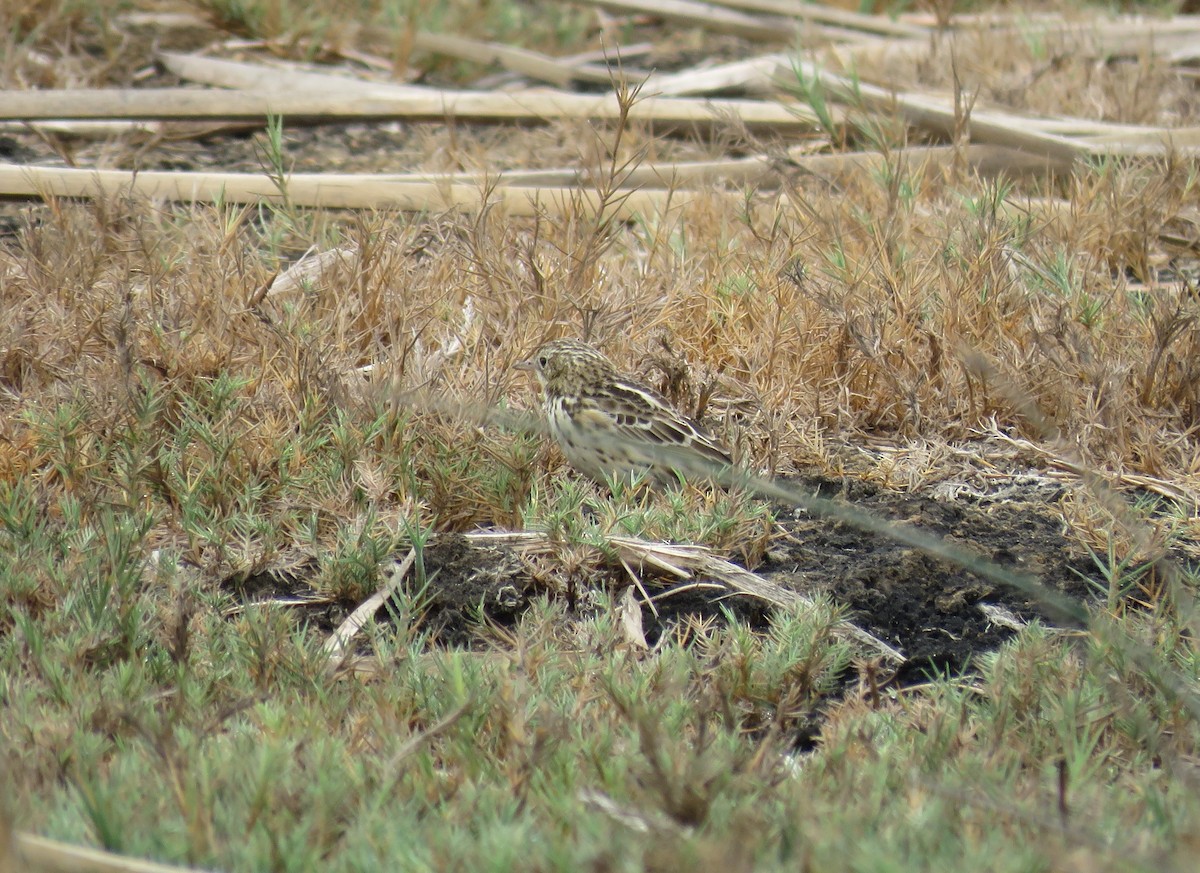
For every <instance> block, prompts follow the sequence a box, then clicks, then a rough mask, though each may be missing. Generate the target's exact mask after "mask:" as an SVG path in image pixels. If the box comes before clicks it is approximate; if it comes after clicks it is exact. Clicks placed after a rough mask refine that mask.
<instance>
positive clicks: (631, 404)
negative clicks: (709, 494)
mask: <svg viewBox="0 0 1200 873" xmlns="http://www.w3.org/2000/svg"><path fill="white" fill-rule="evenodd" d="M516 366H517V369H519V370H530V371H532V372H533V373H534V374H535V375H536V376H537V378H538V381H539V382H540V383H541V386H542V397H543V402H544V406H545V410H546V419H547V421H548V423H549V427H550V433H551V435H552V436H553V437H554V438H555V439H556V440H557V441H558V444H559V446H561V447H562V451H563V454H564V455H566V457H567V460H568V461H569V462H570V463H571V466H573V467H574V468H575V469H576V470H578V471H579V472H580V473H583V474H584V475H585V476H588V477H590V478H592V479H595V480H596V481H597V482H600V483H604V482H605V481H606V479H608V478H614V477H627V476H630V475H637V474H641V473H643V472H648V473H650V474H651V475H652V476H653V478H654V479H655V481H656V482H658V483H659V484H664V485H670V484H678V482H679V477H680V476H689V477H694V478H711V476H712V475H713V474H714V473H715V472H717V471H718V468H726V467H729V466H731V465H732V464H733V459H732V458H731V457H730V454H729V452H728V450H726V449H725V448H724V447H723V446H722V445H721V444H720V443H718V442H717V441H716V439H714V438H713V436H712V435H711V434H710V433H709V432H708V431H706V430H705V429H704V428H703V427H701V426H700V425H699V424H697V423H696V422H694V421H692V420H691V419H690V418H688V417H687V416H685V415H681V414H680V413H679V412H677V411H675V410H674V409H672V408H671V405H670V404H669V403H668V402H667V401H666V400H665V399H664V398H663V397H661V396H660V395H659V394H658V393H657V392H656V391H654V390H652V389H650V388H647V387H646V386H645V385H642V384H640V383H638V382H637V381H636V380H634V379H631V378H629V377H628V376H625V375H622V374H621V373H619V372H618V371H617V369H616V367H614V366H613V365H612V362H611V361H609V360H608V358H606V357H604V355H602V354H601V353H600V352H598V351H596V349H594V348H592V347H591V346H589V345H587V344H586V343H581V342H577V341H576V340H554V341H553V342H548V343H546V344H545V345H543V346H542V347H541V348H539V349H538V350H537V351H536V352H535V353H534V355H533V357H532V358H530V359H529V360H528V361H523V362H521V363H519V364H517V365H516Z"/></svg>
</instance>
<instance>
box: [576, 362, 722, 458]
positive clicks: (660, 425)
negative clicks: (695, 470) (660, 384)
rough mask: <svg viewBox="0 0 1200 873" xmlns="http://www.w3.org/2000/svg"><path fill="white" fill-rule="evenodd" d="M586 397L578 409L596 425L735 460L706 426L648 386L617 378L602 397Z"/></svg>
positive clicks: (667, 446)
mask: <svg viewBox="0 0 1200 873" xmlns="http://www.w3.org/2000/svg"><path fill="white" fill-rule="evenodd" d="M584 400H585V402H584V403H583V404H581V407H583V408H581V409H580V411H579V413H583V415H584V416H585V417H586V418H588V419H590V420H591V421H592V422H593V424H594V426H596V427H597V429H599V428H605V429H608V428H611V429H612V430H613V431H615V433H616V434H618V435H620V436H623V437H625V438H626V439H629V440H631V441H633V442H636V443H643V444H645V443H650V444H652V445H655V444H657V445H660V446H662V447H663V448H664V449H670V448H672V447H675V448H687V449H691V450H693V451H696V452H698V453H699V454H701V455H703V456H704V457H706V458H708V459H709V460H711V461H715V462H716V463H718V464H732V463H733V459H732V458H731V457H730V455H729V452H728V451H726V450H725V448H723V447H722V446H721V444H720V443H718V442H717V441H716V439H715V438H714V437H713V436H712V435H711V434H710V433H709V432H708V431H707V430H705V429H704V428H703V427H701V426H700V425H699V424H697V423H696V422H694V421H692V420H691V419H689V418H686V417H684V416H682V415H680V414H679V413H678V412H676V411H675V410H674V409H672V408H671V406H670V404H668V403H667V401H666V400H664V399H663V398H662V397H660V396H659V395H658V394H657V393H655V392H653V391H651V390H650V389H648V388H643V387H642V386H640V385H634V384H631V383H628V382H624V381H620V380H618V381H617V382H616V383H614V384H610V385H609V386H608V391H607V393H606V394H605V395H604V396H603V397H602V398H601V397H599V396H593V397H587V398H584ZM579 413H577V415H578V414H579ZM601 419H603V421H601Z"/></svg>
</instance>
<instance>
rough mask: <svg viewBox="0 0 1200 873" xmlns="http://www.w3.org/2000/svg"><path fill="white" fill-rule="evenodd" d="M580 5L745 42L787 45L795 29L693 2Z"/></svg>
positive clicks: (605, 0)
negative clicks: (675, 23) (687, 26)
mask: <svg viewBox="0 0 1200 873" xmlns="http://www.w3.org/2000/svg"><path fill="white" fill-rule="evenodd" d="M580 2H582V3H588V4H591V5H592V6H601V7H603V8H605V9H610V10H612V11H614V12H621V13H625V14H639V13H640V14H643V15H651V16H653V17H655V18H662V19H666V20H667V21H681V22H683V23H685V24H694V25H696V26H698V27H703V28H704V29H705V30H711V31H714V32H716V33H731V34H734V35H735V36H742V37H745V38H746V39H758V40H764V41H766V42H788V41H789V40H790V39H791V38H792V33H793V32H794V31H795V29H796V28H795V23H794V22H792V21H788V20H786V19H779V18H776V19H772V18H768V17H766V16H756V15H746V14H745V13H742V12H735V11H733V10H732V9H722V8H721V7H719V6H712V5H710V4H708V3H696V2H693V0H580Z"/></svg>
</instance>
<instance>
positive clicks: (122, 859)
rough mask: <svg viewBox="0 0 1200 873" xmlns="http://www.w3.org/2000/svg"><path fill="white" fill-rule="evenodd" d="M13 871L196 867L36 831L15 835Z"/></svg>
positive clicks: (150, 872)
mask: <svg viewBox="0 0 1200 873" xmlns="http://www.w3.org/2000/svg"><path fill="white" fill-rule="evenodd" d="M13 842H14V843H15V845H14V846H13V859H12V860H13V863H14V866H13V867H12V869H13V870H22V871H26V873H188V871H195V870H196V868H194V867H174V866H171V865H169V864H157V863H155V862H154V861H144V860H142V859H141V858H131V857H129V856H128V855H116V854H113V853H112V852H105V851H103V850H101V849H92V848H89V847H87V846H73V845H70V844H69V843H63V842H59V841H58V840H48V839H46V838H45V837H39V836H35V835H33V834H24V833H16V834H14V835H13Z"/></svg>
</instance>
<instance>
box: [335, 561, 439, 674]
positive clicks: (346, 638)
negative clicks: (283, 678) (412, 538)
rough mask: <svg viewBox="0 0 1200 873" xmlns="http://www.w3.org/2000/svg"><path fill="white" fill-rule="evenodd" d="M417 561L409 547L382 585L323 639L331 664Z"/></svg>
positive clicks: (344, 650)
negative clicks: (327, 637) (405, 554)
mask: <svg viewBox="0 0 1200 873" xmlns="http://www.w3.org/2000/svg"><path fill="white" fill-rule="evenodd" d="M416 561H417V550H416V549H409V552H408V555H407V556H406V557H405V558H404V560H403V561H401V562H400V563H399V564H398V565H397V566H396V567H395V569H393V570H392V573H391V575H390V576H389V577H388V580H387V582H385V583H384V585H383V587H382V588H380V589H379V590H378V591H376V592H375V593H374V594H372V595H371V596H370V597H368V598H367V599H366V600H364V601H363V602H362V603H360V604H359V605H358V608H357V609H355V610H354V612H352V613H350V614H349V615H348V616H346V620H345V621H343V622H342V623H341V624H340V625H338V627H337V630H335V631H334V632H333V634H332V635H330V637H329V639H327V640H326V641H325V646H324V652H325V654H326V655H328V656H329V662H330V665H331V666H336V665H337V664H339V663H341V661H342V659H343V658H344V657H345V654H346V645H347V644H348V643H349V642H350V641H351V640H352V639H354V637H355V636H356V635H357V634H358V632H359V631H360V630H362V628H363V625H365V624H366V623H367V622H368V621H370V620H371V619H372V618H373V617H374V615H375V613H376V612H378V611H379V607H381V606H383V604H384V603H386V602H387V599H388V598H389V597H391V596H392V595H393V594H395V593H396V592H397V591H398V590H399V588H400V586H401V585H402V584H404V577H405V576H407V575H408V571H409V570H411V569H412V566H413V564H415V563H416Z"/></svg>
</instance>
